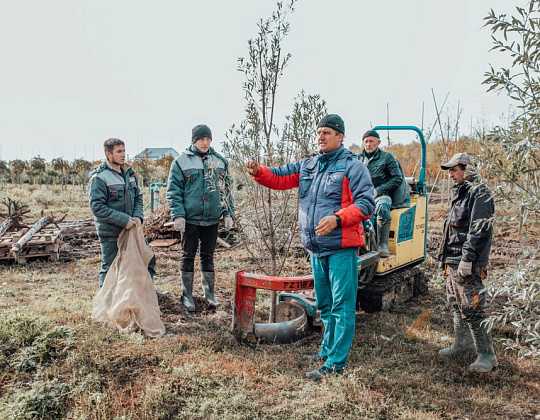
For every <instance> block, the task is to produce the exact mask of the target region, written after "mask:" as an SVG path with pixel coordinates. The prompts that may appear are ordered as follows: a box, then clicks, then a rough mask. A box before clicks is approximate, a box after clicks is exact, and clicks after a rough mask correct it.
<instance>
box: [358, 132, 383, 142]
mask: <svg viewBox="0 0 540 420" xmlns="http://www.w3.org/2000/svg"><path fill="white" fill-rule="evenodd" d="M366 137H377V138H378V139H379V140H380V139H381V137H380V136H379V133H377V132H376V131H375V130H368V131H366V132H365V133H364V135H363V136H362V140H364V139H365V138H366Z"/></svg>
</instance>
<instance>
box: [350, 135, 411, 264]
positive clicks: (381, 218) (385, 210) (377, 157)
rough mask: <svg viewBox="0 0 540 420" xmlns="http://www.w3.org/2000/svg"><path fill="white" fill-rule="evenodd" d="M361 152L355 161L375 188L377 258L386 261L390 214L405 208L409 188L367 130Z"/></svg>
mask: <svg viewBox="0 0 540 420" xmlns="http://www.w3.org/2000/svg"><path fill="white" fill-rule="evenodd" d="M362 143H363V144H364V150H363V151H362V153H360V154H359V155H358V159H359V160H360V161H361V162H363V163H364V165H366V166H367V168H368V170H369V173H370V174H371V180H372V181H373V186H374V187H375V192H374V195H375V206H376V207H375V214H376V216H377V244H378V245H379V252H380V256H381V257H383V258H387V257H389V256H390V251H388V236H389V234H390V222H391V219H390V210H391V209H397V208H400V207H408V206H409V203H410V192H409V186H408V185H407V182H406V181H405V177H404V175H403V169H402V168H401V165H400V164H399V162H398V160H397V159H396V158H395V157H394V156H393V155H392V154H391V153H388V152H384V151H382V150H381V149H379V145H380V144H381V139H380V137H379V133H377V132H376V131H375V130H368V131H366V132H365V134H364V136H363V137H362Z"/></svg>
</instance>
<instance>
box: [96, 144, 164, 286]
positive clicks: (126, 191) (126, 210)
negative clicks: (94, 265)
mask: <svg viewBox="0 0 540 420" xmlns="http://www.w3.org/2000/svg"><path fill="white" fill-rule="evenodd" d="M103 147H104V149H105V157H106V160H105V161H104V162H103V163H102V164H101V165H99V166H98V167H97V168H95V169H93V170H92V171H91V172H90V182H89V185H88V199H89V203H90V209H91V210H92V213H93V215H94V220H95V224H96V229H97V233H98V237H99V241H100V243H101V271H100V272H99V282H98V283H99V287H101V286H102V285H103V281H104V280H105V276H106V275H107V271H109V267H110V266H111V264H112V262H113V260H114V258H115V257H116V254H117V253H118V245H117V240H118V236H119V235H120V232H122V230H123V229H131V228H132V227H134V226H135V225H136V223H137V222H136V219H137V218H138V219H140V221H141V223H142V222H143V220H144V216H143V200H142V193H141V190H140V188H139V184H138V178H137V175H136V174H135V171H134V170H133V168H132V167H131V166H129V165H127V164H126V163H125V161H126V146H125V144H124V142H123V141H122V140H120V139H115V138H111V139H108V140H106V141H105V143H104V144H103ZM155 261H156V260H155V259H154V258H152V260H151V261H150V264H149V267H148V271H149V272H150V275H151V276H152V277H153V275H154V267H155Z"/></svg>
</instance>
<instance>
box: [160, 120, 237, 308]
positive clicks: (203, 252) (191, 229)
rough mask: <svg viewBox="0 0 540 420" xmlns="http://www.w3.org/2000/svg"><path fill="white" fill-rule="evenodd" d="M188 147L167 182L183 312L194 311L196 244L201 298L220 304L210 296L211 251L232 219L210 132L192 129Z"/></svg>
mask: <svg viewBox="0 0 540 420" xmlns="http://www.w3.org/2000/svg"><path fill="white" fill-rule="evenodd" d="M191 143H192V144H191V146H190V147H189V148H188V149H186V151H185V152H184V153H182V154H181V155H180V156H178V157H177V158H176V159H175V160H174V162H173V163H172V165H171V171H170V173H169V181H168V183H167V201H168V202H169V207H170V210H171V218H172V219H173V221H174V228H175V229H176V230H177V231H179V232H180V233H181V234H182V261H181V267H180V271H181V277H182V303H183V304H184V306H185V307H186V309H187V310H188V311H194V310H195V303H194V302H193V296H192V293H193V276H194V264H195V254H196V253H197V249H198V248H199V243H200V258H201V272H202V287H203V290H204V297H205V299H206V300H207V301H208V302H209V303H211V304H213V305H215V306H220V305H221V303H220V302H219V301H218V300H217V299H216V297H215V295H214V285H215V271H214V251H215V249H216V242H217V236H218V225H219V220H220V218H221V217H223V223H224V226H225V229H227V230H228V229H231V228H232V227H233V219H232V216H233V215H234V206H233V202H232V197H231V183H230V179H229V170H228V163H227V161H226V160H225V158H224V157H222V156H221V155H220V154H218V153H217V152H216V151H215V150H214V149H213V148H212V147H210V144H211V143H212V131H211V130H210V128H209V127H208V126H207V125H204V124H200V125H197V126H195V127H193V130H192V133H191Z"/></svg>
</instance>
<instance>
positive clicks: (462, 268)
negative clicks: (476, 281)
mask: <svg viewBox="0 0 540 420" xmlns="http://www.w3.org/2000/svg"><path fill="white" fill-rule="evenodd" d="M457 274H458V276H459V277H461V278H462V279H464V278H465V277H469V276H470V275H472V262H469V261H463V260H461V261H460V262H459V265H458V268H457Z"/></svg>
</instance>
